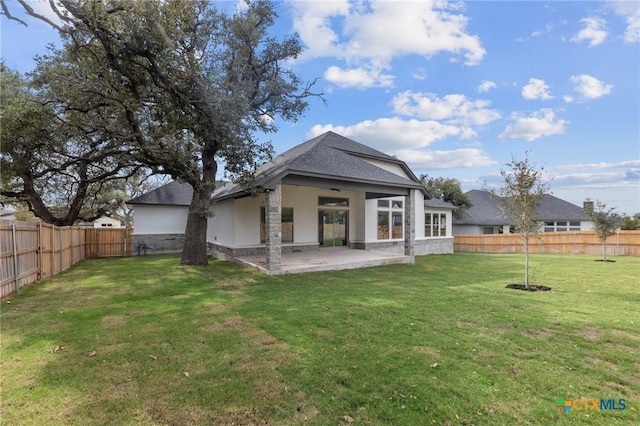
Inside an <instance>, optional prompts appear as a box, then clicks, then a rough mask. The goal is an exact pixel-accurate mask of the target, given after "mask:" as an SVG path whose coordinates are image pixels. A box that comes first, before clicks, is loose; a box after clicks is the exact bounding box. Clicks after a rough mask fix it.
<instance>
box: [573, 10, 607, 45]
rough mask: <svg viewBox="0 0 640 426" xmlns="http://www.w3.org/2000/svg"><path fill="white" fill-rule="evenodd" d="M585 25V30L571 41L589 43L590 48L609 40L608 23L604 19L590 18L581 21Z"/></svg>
mask: <svg viewBox="0 0 640 426" xmlns="http://www.w3.org/2000/svg"><path fill="white" fill-rule="evenodd" d="M580 22H582V23H583V24H584V28H583V29H582V30H580V31H579V32H578V34H576V35H575V36H574V37H573V38H572V39H571V41H573V42H576V43H579V42H581V41H585V40H586V41H588V42H589V47H593V46H597V45H599V44H602V43H603V42H604V40H605V39H606V38H607V35H608V33H607V31H606V26H607V25H606V22H605V20H604V19H602V18H598V17H590V18H583V19H581V20H580Z"/></svg>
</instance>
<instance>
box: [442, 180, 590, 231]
mask: <svg viewBox="0 0 640 426" xmlns="http://www.w3.org/2000/svg"><path fill="white" fill-rule="evenodd" d="M466 195H467V196H468V197H469V199H470V201H471V204H472V206H471V207H470V208H468V209H467V210H466V211H465V212H464V214H463V215H462V217H461V218H458V219H456V218H454V219H453V224H454V225H485V226H499V225H511V224H512V221H511V219H510V218H507V217H505V215H504V214H503V212H502V209H501V208H500V200H498V199H495V198H493V197H491V194H489V192H487V191H480V190H477V189H474V190H471V191H469V192H467V193H466ZM536 215H537V216H538V219H539V220H540V221H557V220H575V221H578V220H580V221H583V220H584V221H586V220H589V216H588V215H587V214H586V213H585V212H584V210H583V209H582V207H578V206H576V205H575V204H571V203H569V202H567V201H564V200H561V199H560V198H558V197H554V196H553V195H549V194H545V195H543V196H542V199H541V200H540V204H539V206H538V208H537V209H536Z"/></svg>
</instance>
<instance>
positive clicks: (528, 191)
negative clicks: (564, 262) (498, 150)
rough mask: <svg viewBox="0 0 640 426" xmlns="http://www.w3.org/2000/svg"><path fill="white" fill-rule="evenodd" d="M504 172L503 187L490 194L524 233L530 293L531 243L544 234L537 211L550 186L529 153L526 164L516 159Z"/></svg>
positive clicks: (517, 228)
mask: <svg viewBox="0 0 640 426" xmlns="http://www.w3.org/2000/svg"><path fill="white" fill-rule="evenodd" d="M506 167H507V168H506V170H505V169H502V170H500V175H501V176H502V178H503V179H504V183H503V185H502V186H501V187H500V188H499V189H497V190H495V189H489V192H490V193H491V194H492V195H493V196H494V197H497V198H498V199H499V200H500V204H501V208H502V210H503V212H504V213H505V215H506V216H507V217H509V218H510V219H511V221H512V223H513V228H514V230H515V232H517V233H520V237H521V239H522V244H523V247H524V285H525V287H526V288H527V289H529V240H530V239H531V237H532V236H533V235H535V234H537V233H538V232H539V230H540V223H539V221H538V217H537V215H536V209H537V207H538V204H539V203H540V200H541V199H542V196H543V195H544V194H545V193H547V192H548V190H549V185H548V183H546V182H545V181H544V180H543V170H544V169H543V168H542V167H541V168H540V169H538V168H537V167H536V165H535V164H532V163H531V162H530V161H529V153H528V152H527V154H526V157H525V159H524V160H516V159H515V158H512V160H511V162H509V163H507V164H506Z"/></svg>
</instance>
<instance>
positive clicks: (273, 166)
mask: <svg viewBox="0 0 640 426" xmlns="http://www.w3.org/2000/svg"><path fill="white" fill-rule="evenodd" d="M366 159H370V160H379V161H384V162H388V163H393V164H396V165H398V166H399V167H401V168H402V170H403V171H404V172H405V173H406V174H407V175H408V176H409V177H410V178H411V179H406V178H404V177H402V176H399V175H397V174H395V173H392V172H389V171H387V170H384V169H382V168H380V167H378V166H376V165H373V164H371V163H369V162H367V161H365V160H366ZM255 176H256V177H255V180H254V182H253V185H254V186H256V187H264V188H272V187H274V186H275V185H276V184H277V183H278V182H280V181H282V180H283V178H285V177H291V176H297V177H310V178H324V179H331V180H334V181H345V182H359V183H364V184H373V185H376V184H378V185H385V186H391V187H402V188H415V189H420V190H422V191H424V187H423V186H422V184H420V182H419V181H418V179H417V178H416V177H415V175H414V174H413V172H412V171H411V170H410V169H409V167H408V166H407V165H406V164H405V163H404V162H403V161H400V160H398V159H397V158H395V157H391V156H389V155H387V154H385V153H382V152H380V151H377V150H375V149H373V148H370V147H368V146H365V145H362V144H360V143H358V142H355V141H353V140H351V139H348V138H345V137H344V136H340V135H338V134H336V133H334V132H327V133H324V134H322V135H320V136H317V137H315V138H313V139H310V140H308V141H307V142H304V143H302V144H300V145H298V146H295V147H293V148H291V149H290V150H288V151H286V152H284V153H283V154H281V155H279V156H277V157H275V158H274V159H273V160H271V161H269V162H267V163H265V164H264V165H262V166H261V167H260V168H258V170H257V171H256V174H255ZM249 193H250V188H247V187H243V186H241V185H238V184H234V183H228V184H226V185H224V186H221V187H218V188H217V189H216V191H215V192H214V194H213V198H214V199H215V200H223V199H227V198H236V197H241V196H244V195H247V194H249ZM425 194H426V192H425Z"/></svg>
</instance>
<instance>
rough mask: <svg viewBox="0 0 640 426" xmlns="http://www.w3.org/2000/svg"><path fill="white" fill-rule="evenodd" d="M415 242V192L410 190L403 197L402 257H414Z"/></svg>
mask: <svg viewBox="0 0 640 426" xmlns="http://www.w3.org/2000/svg"><path fill="white" fill-rule="evenodd" d="M415 242H416V190H415V189H410V190H409V195H406V196H405V197H404V255H405V256H414V255H415V247H414V246H415Z"/></svg>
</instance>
